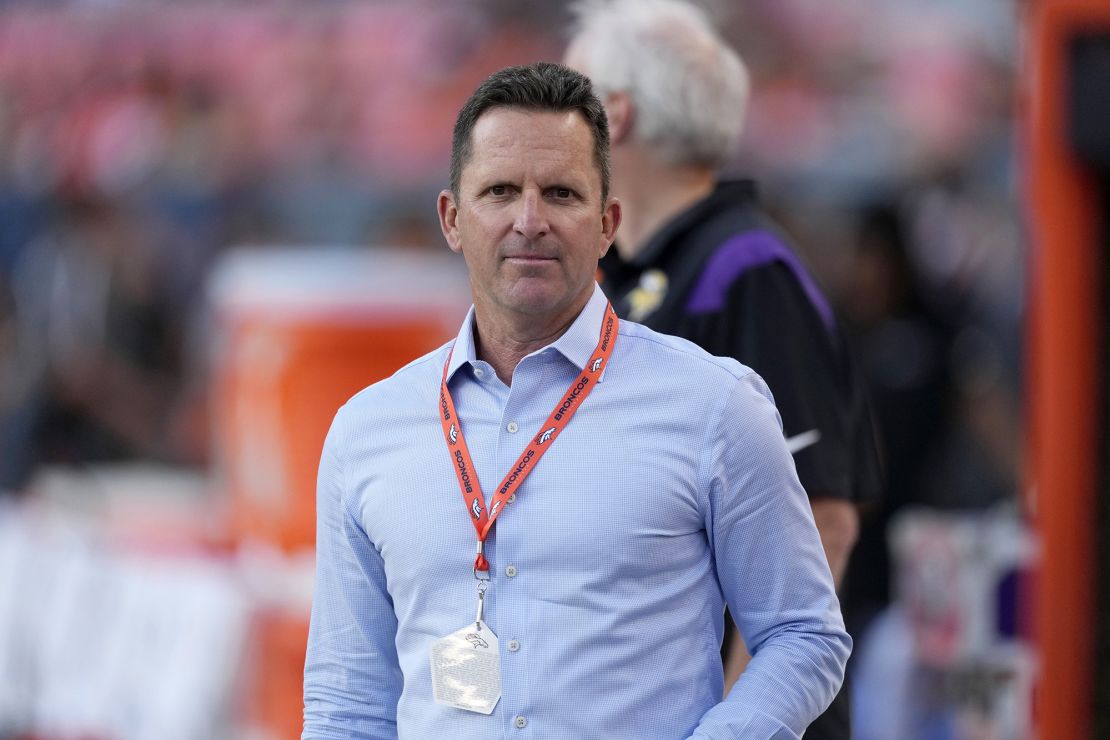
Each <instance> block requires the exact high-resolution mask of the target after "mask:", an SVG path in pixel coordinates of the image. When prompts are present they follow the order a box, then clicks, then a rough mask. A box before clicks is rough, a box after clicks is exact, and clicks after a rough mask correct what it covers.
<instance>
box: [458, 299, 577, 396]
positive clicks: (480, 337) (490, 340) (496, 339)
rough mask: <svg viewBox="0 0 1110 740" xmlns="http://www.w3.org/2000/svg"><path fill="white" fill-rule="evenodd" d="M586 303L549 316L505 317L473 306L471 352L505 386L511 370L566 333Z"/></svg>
mask: <svg viewBox="0 0 1110 740" xmlns="http://www.w3.org/2000/svg"><path fill="white" fill-rule="evenodd" d="M590 295H592V293H590V294H588V295H587V296H586V301H583V302H582V303H580V304H578V305H577V307H576V308H574V307H572V310H571V311H566V312H562V313H560V314H559V315H557V316H552V317H546V318H542V317H535V316H515V315H512V316H505V315H503V314H499V313H497V312H495V311H487V310H483V307H482V306H480V305H478V303H477V302H476V303H475V304H474V351H475V354H477V356H478V359H479V360H483V361H485V362H488V363H489V364H490V366H491V367H493V370H494V372H496V373H497V377H498V378H500V379H501V382H503V383H504V384H505V385H509V386H511V385H512V384H513V371H514V370H516V366H517V363H519V362H520V361H521V359H523V358H524V357H525V356H526V355H528V354H530V353H532V352H535V351H536V350H538V349H540V348H542V347H546V346H547V345H549V344H551V343H552V342H554V341H555V340H556V339H558V338H559V337H561V336H563V334H565V333H566V331H567V329H569V328H570V325H571V324H573V323H574V320H575V319H577V318H578V314H580V313H581V312H582V309H583V308H585V307H586V302H588V301H589V296H590Z"/></svg>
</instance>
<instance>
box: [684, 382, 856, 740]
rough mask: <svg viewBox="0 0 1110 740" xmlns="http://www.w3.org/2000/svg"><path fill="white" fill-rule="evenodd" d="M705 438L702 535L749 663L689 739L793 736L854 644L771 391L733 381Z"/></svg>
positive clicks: (839, 675) (826, 694) (837, 678)
mask: <svg viewBox="0 0 1110 740" xmlns="http://www.w3.org/2000/svg"><path fill="white" fill-rule="evenodd" d="M710 440H711V442H710V445H709V446H708V448H707V458H706V462H705V463H704V469H705V471H706V476H705V478H704V480H705V484H704V488H703V490H704V492H705V493H704V496H705V500H704V502H703V506H704V507H705V512H706V513H705V519H706V522H705V526H706V532H707V534H708V537H709V540H710V545H711V547H712V551H713V557H714V561H715V565H716V569H717V575H718V578H719V579H720V583H721V588H722V591H723V593H724V596H725V599H726V601H727V603H728V607H729V611H730V612H731V613H732V615H733V618H734V619H735V621H736V625H737V627H738V628H739V630H740V633H741V634H742V635H743V637H744V643H745V644H746V645H747V646H748V647H749V649H750V651H751V654H752V660H751V663H749V665H748V667H747V668H746V669H745V670H744V673H743V674H742V675H741V676H740V679H739V680H738V681H737V682H736V684H735V685H734V686H733V688H732V690H731V691H730V692H729V695H728V696H727V697H726V698H725V700H724V701H723V702H721V703H720V704H718V705H716V706H715V707H713V708H712V709H710V710H709V711H708V712H707V713H706V714H705V715H704V716H703V717H702V719H701V721H700V722H699V724H698V727H697V728H696V730H695V732H694V733H693V735H692V738H696V739H697V740H711V739H712V740H715V739H718V738H721V739H723V738H734V737H744V738H752V739H753V740H755V739H759V740H762V739H764V738H800V737H801V735H802V733H803V732H804V731H805V728H806V727H807V726H808V725H809V723H810V722H811V721H812V720H813V719H814V718H816V717H817V716H818V715H819V714H820V713H821V712H823V711H824V710H825V709H826V708H827V707H828V705H829V703H830V702H831V701H832V699H833V697H834V696H835V695H836V692H837V691H838V690H839V688H840V685H841V683H842V682H843V680H844V666H845V663H846V662H847V659H848V654H849V652H850V651H851V646H852V641H851V638H850V637H849V636H848V634H847V633H846V632H845V630H844V622H843V619H842V617H841V614H840V604H839V602H838V601H837V597H836V593H835V592H834V590H833V581H832V575H831V573H830V572H829V567H828V563H827V562H826V560H825V555H824V551H823V550H822V548H821V541H820V538H819V536H818V534H817V528H816V526H815V525H814V523H813V515H812V513H811V511H810V507H809V502H808V501H807V499H806V494H805V491H804V490H803V489H802V486H801V484H800V483H799V481H798V477H797V474H796V473H795V471H794V464H793V461H792V459H791V456H790V453H789V452H788V451H787V449H786V444H785V442H784V440H783V437H782V434H781V431H780V422H779V418H778V414H777V412H776V410H775V406H774V403H773V401H772V398H771V394H770V392H769V391H768V390H767V386H766V385H765V384H764V382H763V381H762V379H761V378H760V377H759V376H758V375H756V374H755V373H749V374H747V375H745V376H744V377H742V378H741V379H740V380H739V381H738V382H737V384H736V386H735V387H734V389H733V392H732V393H731V394H730V396H729V398H728V400H727V401H726V403H725V404H724V408H723V410H722V413H721V415H720V417H719V421H718V422H717V427H716V430H715V432H714V433H713V434H712V435H711V438H710Z"/></svg>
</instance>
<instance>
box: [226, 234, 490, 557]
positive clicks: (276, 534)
mask: <svg viewBox="0 0 1110 740" xmlns="http://www.w3.org/2000/svg"><path fill="white" fill-rule="evenodd" d="M210 288H211V290H210V300H211V304H212V307H213V314H214V321H215V326H216V331H215V333H214V337H215V339H214V347H213V366H214V374H215V385H214V393H213V406H212V419H213V426H214V429H213V435H212V439H213V445H214V450H213V452H214V454H213V461H214V462H215V470H216V474H217V476H218V478H219V486H220V488H221V489H222V490H223V491H224V492H225V493H226V495H227V498H226V501H227V503H228V507H229V511H228V514H229V523H230V527H231V530H232V531H231V533H230V534H231V537H232V540H233V541H236V542H240V543H242V542H250V541H254V542H262V543H266V544H271V545H274V546H277V547H279V548H280V549H282V550H284V551H285V552H295V551H298V550H302V549H305V548H311V547H312V546H313V545H314V543H315V495H316V471H317V466H318V464H319V461H320V450H321V447H322V445H323V441H324V437H325V435H326V434H327V431H328V427H329V426H330V424H331V420H332V418H333V416H334V415H335V412H336V410H337V409H338V408H339V407H340V406H341V405H342V404H343V403H344V402H345V401H346V400H347V399H348V398H350V397H351V396H352V395H354V394H355V393H357V392H358V391H359V390H360V389H362V388H364V387H366V386H367V385H370V384H371V383H373V382H375V381H377V380H380V379H382V378H385V377H388V376H389V375H391V374H392V373H393V372H394V371H395V370H397V369H398V368H400V367H402V366H403V365H405V364H407V363H408V362H409V361H411V360H413V359H415V358H416V357H419V356H420V355H422V354H424V353H426V352H428V351H430V350H432V349H434V348H435V347H437V346H439V345H440V344H442V343H443V342H445V341H447V340H448V339H450V338H451V337H452V336H453V335H454V334H455V332H456V331H457V329H458V326H459V324H460V323H461V321H462V318H463V316H464V315H465V312H466V308H467V306H468V305H469V303H470V297H469V291H468V284H467V280H466V275H465V272H464V271H463V266H462V263H461V260H457V259H453V258H452V256H451V255H450V254H448V253H446V252H445V253H444V254H443V255H442V256H439V255H430V254H421V253H418V252H413V251H411V250H410V251H394V250H385V249H379V250H373V251H355V250H335V249H312V250H261V249H259V250H240V251H235V252H232V253H231V254H230V255H229V256H228V257H227V258H226V259H225V260H224V261H223V262H222V263H221V265H220V266H219V267H218V269H217V270H216V272H215V274H214V278H213V281H212V283H211V284H210Z"/></svg>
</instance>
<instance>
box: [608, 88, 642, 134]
mask: <svg viewBox="0 0 1110 740" xmlns="http://www.w3.org/2000/svg"><path fill="white" fill-rule="evenodd" d="M605 113H606V115H607V117H608V119H609V143H610V144H611V145H613V146H616V145H617V144H620V143H621V142H623V141H625V140H627V139H628V138H629V137H630V136H631V135H632V125H633V123H634V121H635V117H636V108H635V106H633V105H632V98H631V97H630V96H629V95H628V93H626V92H622V91H618V92H611V93H609V94H607V95H606V96H605Z"/></svg>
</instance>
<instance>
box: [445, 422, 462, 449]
mask: <svg viewBox="0 0 1110 740" xmlns="http://www.w3.org/2000/svg"><path fill="white" fill-rule="evenodd" d="M447 436H448V437H450V438H451V444H455V443H456V442H458V441H459V430H458V429H456V428H455V425H454V424H452V425H451V431H450V432H448V433H447Z"/></svg>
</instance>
